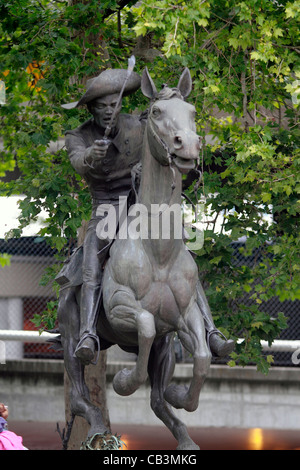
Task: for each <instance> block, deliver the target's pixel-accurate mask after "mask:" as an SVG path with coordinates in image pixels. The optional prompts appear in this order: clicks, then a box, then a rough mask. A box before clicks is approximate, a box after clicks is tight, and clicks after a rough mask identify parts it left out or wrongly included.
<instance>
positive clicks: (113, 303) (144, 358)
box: [107, 290, 156, 396]
mask: <svg viewBox="0 0 300 470" xmlns="http://www.w3.org/2000/svg"><path fill="white" fill-rule="evenodd" d="M107 316H108V318H109V321H110V323H111V325H112V326H113V328H115V330H116V331H118V332H119V333H121V336H123V337H124V338H125V339H126V341H130V340H131V338H132V336H134V337H136V334H137V345H138V350H139V352H138V357H137V361H136V364H135V367H134V368H133V369H132V370H128V369H122V370H121V371H119V372H118V373H117V374H116V375H115V377H114V380H113V387H114V390H115V391H116V392H117V393H118V394H119V395H123V396H127V395H131V394H132V393H134V392H135V391H136V390H137V389H138V388H139V387H140V386H141V385H142V384H143V383H144V382H145V381H146V379H147V376H148V361H149V355H150V351H151V347H152V344H153V340H154V338H155V335H156V330H155V322H154V317H153V315H152V314H151V313H150V312H148V311H147V310H144V309H142V308H141V307H140V305H139V304H138V302H137V301H136V300H135V297H134V295H133V293H132V292H131V291H129V290H118V291H117V292H115V293H114V294H113V296H112V298H111V300H110V304H109V308H108V310H107Z"/></svg>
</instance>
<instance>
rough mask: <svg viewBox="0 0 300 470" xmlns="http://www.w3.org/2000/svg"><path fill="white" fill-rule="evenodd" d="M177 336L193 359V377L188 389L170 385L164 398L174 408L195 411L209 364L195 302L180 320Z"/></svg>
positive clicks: (204, 337)
mask: <svg viewBox="0 0 300 470" xmlns="http://www.w3.org/2000/svg"><path fill="white" fill-rule="evenodd" d="M178 336H179V339H180V340H181V343H182V345H183V346H184V348H185V349H186V350H187V351H188V352H189V353H190V354H191V355H192V357H193V365H194V366H193V377H192V380H191V383H190V386H189V387H186V386H180V385H175V384H170V385H169V386H168V388H167V389H166V391H165V393H164V397H165V399H166V401H167V402H168V403H170V404H171V405H172V406H174V408H184V409H185V410H186V411H195V410H196V409H197V407H198V403H199V395H200V391H201V389H202V386H203V384H204V381H205V379H206V376H207V374H208V371H209V367H210V363H211V353H210V351H209V349H208V347H207V343H206V334H205V327H204V322H203V318H202V315H201V312H200V310H199V307H198V305H197V303H196V302H194V303H193V305H192V306H191V307H190V309H189V311H188V313H187V315H186V316H185V318H184V319H183V318H181V324H180V327H179V329H178Z"/></svg>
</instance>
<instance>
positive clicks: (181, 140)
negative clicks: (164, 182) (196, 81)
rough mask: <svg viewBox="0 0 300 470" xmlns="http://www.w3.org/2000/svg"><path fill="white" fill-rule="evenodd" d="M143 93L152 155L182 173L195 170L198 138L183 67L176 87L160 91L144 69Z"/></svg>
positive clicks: (190, 81)
mask: <svg viewBox="0 0 300 470" xmlns="http://www.w3.org/2000/svg"><path fill="white" fill-rule="evenodd" d="M141 89H142V92H143V94H144V95H145V96H147V97H148V98H150V100H151V102H150V107H149V113H148V119H147V138H148V141H149V146H150V149H151V152H152V155H153V156H154V157H155V158H156V160H158V162H159V163H160V164H161V165H165V166H167V165H169V166H175V167H177V169H178V170H179V171H180V172H181V173H187V172H188V171H190V170H192V169H193V168H195V164H196V162H197V161H198V159H199V150H200V139H199V136H198V135H197V133H196V125H195V115H196V110H195V107H194V106H193V105H191V104H189V103H187V102H186V101H184V100H185V98H187V96H188V95H189V94H190V92H191V89H192V79H191V75H190V72H189V70H188V69H187V68H186V69H185V70H184V71H183V73H182V75H181V77H180V79H179V82H178V85H177V87H176V88H169V87H168V86H167V85H164V86H163V88H162V90H161V91H160V92H158V91H157V89H156V86H155V84H154V82H153V80H152V78H151V77H150V74H149V72H148V69H147V68H146V69H145V70H144V72H143V76H142V84H141Z"/></svg>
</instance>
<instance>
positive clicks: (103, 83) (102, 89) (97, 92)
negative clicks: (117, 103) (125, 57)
mask: <svg viewBox="0 0 300 470" xmlns="http://www.w3.org/2000/svg"><path fill="white" fill-rule="evenodd" d="M126 78H127V70H124V69H107V70H104V72H102V73H100V75H98V77H96V78H92V79H91V80H88V82H87V90H86V92H85V94H84V95H83V96H82V98H80V100H79V101H76V102H75V103H68V104H63V105H62V107H63V108H66V109H72V108H77V107H78V106H82V105H84V104H87V103H89V102H90V101H92V100H95V99H96V98H101V97H102V96H107V95H112V94H114V93H120V91H121V89H122V86H123V85H124V82H125V80H126ZM140 86H141V77H140V76H139V75H138V74H137V73H136V72H131V74H130V76H129V77H128V79H127V82H126V85H125V89H124V92H123V96H126V95H130V94H131V93H134V92H135V91H136V90H138V89H139V88H140Z"/></svg>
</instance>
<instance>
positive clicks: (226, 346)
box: [206, 328, 234, 358]
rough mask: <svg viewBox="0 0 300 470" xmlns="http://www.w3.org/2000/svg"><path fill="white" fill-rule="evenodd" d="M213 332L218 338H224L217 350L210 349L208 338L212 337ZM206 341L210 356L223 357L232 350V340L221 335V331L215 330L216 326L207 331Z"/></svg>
mask: <svg viewBox="0 0 300 470" xmlns="http://www.w3.org/2000/svg"><path fill="white" fill-rule="evenodd" d="M213 334H217V335H218V337H219V339H220V340H221V338H220V337H223V338H224V343H223V346H221V347H220V349H219V350H215V351H212V348H211V345H210V338H211V337H212V335H213ZM206 342H207V346H208V349H209V351H210V353H211V354H212V356H214V357H216V358H224V357H226V356H227V355H229V354H230V353H231V352H232V351H233V350H234V341H233V340H231V339H229V340H228V339H227V338H226V336H225V335H223V333H221V331H219V330H217V329H216V328H214V329H213V330H211V331H209V332H208V333H207V340H206Z"/></svg>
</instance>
